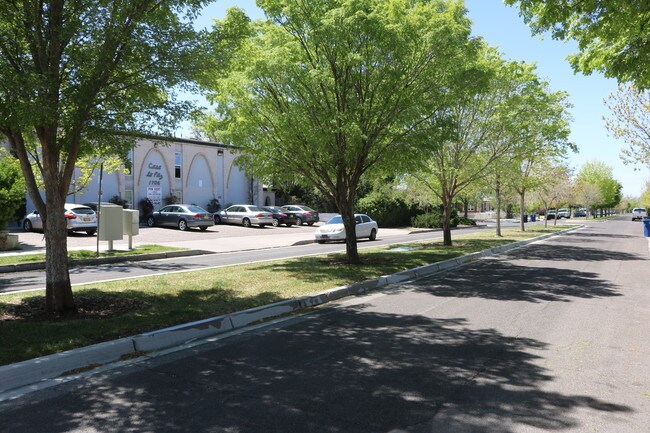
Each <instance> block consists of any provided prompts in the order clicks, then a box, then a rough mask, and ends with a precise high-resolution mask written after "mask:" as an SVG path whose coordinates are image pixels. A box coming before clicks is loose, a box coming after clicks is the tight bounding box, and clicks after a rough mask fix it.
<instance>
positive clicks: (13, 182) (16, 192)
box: [0, 147, 25, 231]
mask: <svg viewBox="0 0 650 433" xmlns="http://www.w3.org/2000/svg"><path fill="white" fill-rule="evenodd" d="M24 200H25V178H24V177H23V176H22V173H21V172H20V164H19V163H18V160H17V159H16V158H14V157H13V156H11V155H10V154H9V153H8V152H7V151H6V150H5V149H3V148H1V147H0V203H2V206H0V231H2V230H4V229H5V228H6V227H7V223H8V222H9V221H12V220H13V219H14V218H15V215H16V211H17V210H18V209H19V208H20V206H21V204H23V202H24Z"/></svg>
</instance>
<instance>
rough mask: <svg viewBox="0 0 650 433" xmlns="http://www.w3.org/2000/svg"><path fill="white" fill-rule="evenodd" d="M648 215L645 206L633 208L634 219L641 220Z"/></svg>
mask: <svg viewBox="0 0 650 433" xmlns="http://www.w3.org/2000/svg"><path fill="white" fill-rule="evenodd" d="M647 217H648V213H647V212H646V210H645V208H642V207H635V208H634V209H632V221H635V220H641V219H643V218H647Z"/></svg>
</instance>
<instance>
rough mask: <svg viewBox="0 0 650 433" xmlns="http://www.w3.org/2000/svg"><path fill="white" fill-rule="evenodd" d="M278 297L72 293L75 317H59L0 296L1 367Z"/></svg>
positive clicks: (33, 303) (34, 299) (216, 292)
mask: <svg viewBox="0 0 650 433" xmlns="http://www.w3.org/2000/svg"><path fill="white" fill-rule="evenodd" d="M281 299H282V295H281V294H279V293H275V292H262V293H257V294H252V295H251V294H248V295H242V293H241V292H239V291H236V290H229V289H224V288H221V287H218V286H217V287H213V288H211V289H206V290H179V291H178V292H176V293H173V294H169V293H148V292H143V291H136V290H125V291H121V292H105V291H101V290H98V289H92V288H89V289H84V290H80V291H77V292H75V303H76V305H77V308H78V311H77V313H76V314H73V315H68V316H66V317H59V316H57V315H53V314H51V313H47V312H46V311H45V298H44V296H42V295H38V296H29V297H25V298H23V299H22V300H21V302H20V303H18V304H12V303H7V302H3V301H2V299H1V298H0V347H6V348H8V349H7V350H3V351H2V352H1V353H0V365H4V364H8V363H13V362H18V361H22V360H26V359H31V358H35V357H39V356H43V355H48V354H51V353H55V352H60V351H64V350H69V349H73V348H77V347H83V346H87V345H90V344H95V343H100V342H103V341H109V340H113V339H116V338H122V337H128V336H132V335H136V334H139V333H143V332H149V331H154V330H157V329H161V328H165V327H168V326H174V325H179V324H182V323H187V322H192V321H196V320H201V319H205V318H208V317H213V316H217V315H220V314H227V313H232V312H235V311H241V310H245V309H248V308H252V307H257V306H260V305H266V304H270V303H273V302H276V301H279V300H281Z"/></svg>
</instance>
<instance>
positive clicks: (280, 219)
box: [260, 206, 296, 227]
mask: <svg viewBox="0 0 650 433" xmlns="http://www.w3.org/2000/svg"><path fill="white" fill-rule="evenodd" d="M260 209H262V210H263V211H266V212H270V213H271V214H273V223H272V224H273V227H277V226H279V225H280V224H284V225H286V226H287V227H291V226H292V225H294V224H295V223H296V214H295V213H293V212H283V211H282V209H280V208H279V207H277V206H263V207H261V208H260Z"/></svg>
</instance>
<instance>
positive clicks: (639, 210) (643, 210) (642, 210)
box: [634, 207, 645, 212]
mask: <svg viewBox="0 0 650 433" xmlns="http://www.w3.org/2000/svg"><path fill="white" fill-rule="evenodd" d="M634 212H645V209H644V208H642V207H638V208H636V209H634Z"/></svg>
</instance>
